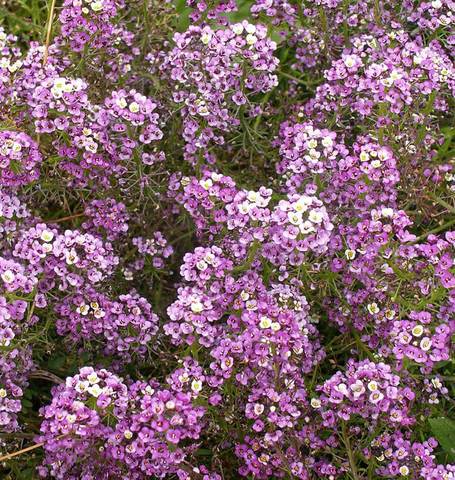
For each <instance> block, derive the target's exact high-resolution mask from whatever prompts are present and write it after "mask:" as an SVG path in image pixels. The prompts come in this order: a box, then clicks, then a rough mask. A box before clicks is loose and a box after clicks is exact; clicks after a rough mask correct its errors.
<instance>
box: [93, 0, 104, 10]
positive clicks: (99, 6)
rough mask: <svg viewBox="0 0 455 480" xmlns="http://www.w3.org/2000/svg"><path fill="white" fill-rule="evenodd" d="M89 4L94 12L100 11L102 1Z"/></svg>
mask: <svg viewBox="0 0 455 480" xmlns="http://www.w3.org/2000/svg"><path fill="white" fill-rule="evenodd" d="M90 6H91V8H92V10H93V11H94V12H100V11H101V10H102V9H103V2H100V1H95V2H92V3H91V5H90Z"/></svg>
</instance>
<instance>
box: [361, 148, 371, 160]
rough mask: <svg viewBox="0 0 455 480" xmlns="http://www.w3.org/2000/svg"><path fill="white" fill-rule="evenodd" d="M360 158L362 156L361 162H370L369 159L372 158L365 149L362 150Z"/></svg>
mask: <svg viewBox="0 0 455 480" xmlns="http://www.w3.org/2000/svg"><path fill="white" fill-rule="evenodd" d="M359 158H360V161H361V162H368V160H369V159H370V156H369V155H368V153H367V152H365V151H363V150H362V151H361V152H360V155H359Z"/></svg>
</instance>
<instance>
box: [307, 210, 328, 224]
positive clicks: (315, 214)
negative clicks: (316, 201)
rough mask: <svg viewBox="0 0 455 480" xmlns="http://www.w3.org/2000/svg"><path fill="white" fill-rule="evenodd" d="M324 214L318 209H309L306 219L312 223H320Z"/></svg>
mask: <svg viewBox="0 0 455 480" xmlns="http://www.w3.org/2000/svg"><path fill="white" fill-rule="evenodd" d="M323 218H324V215H323V214H322V212H320V211H319V210H311V211H310V214H309V215H308V219H309V220H310V221H311V222H313V223H321V222H322V219H323Z"/></svg>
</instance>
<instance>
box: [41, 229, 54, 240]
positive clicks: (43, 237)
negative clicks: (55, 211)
mask: <svg viewBox="0 0 455 480" xmlns="http://www.w3.org/2000/svg"><path fill="white" fill-rule="evenodd" d="M40 238H41V240H43V242H52V240H53V238H54V234H53V233H52V232H50V231H49V230H43V231H42V232H41V237H40Z"/></svg>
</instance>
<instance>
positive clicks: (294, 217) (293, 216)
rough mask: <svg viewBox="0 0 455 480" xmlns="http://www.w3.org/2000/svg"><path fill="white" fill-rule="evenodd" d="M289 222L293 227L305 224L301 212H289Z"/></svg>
mask: <svg viewBox="0 0 455 480" xmlns="http://www.w3.org/2000/svg"><path fill="white" fill-rule="evenodd" d="M288 220H289V222H290V223H292V225H300V224H301V223H303V218H302V214H301V213H299V212H288Z"/></svg>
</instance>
